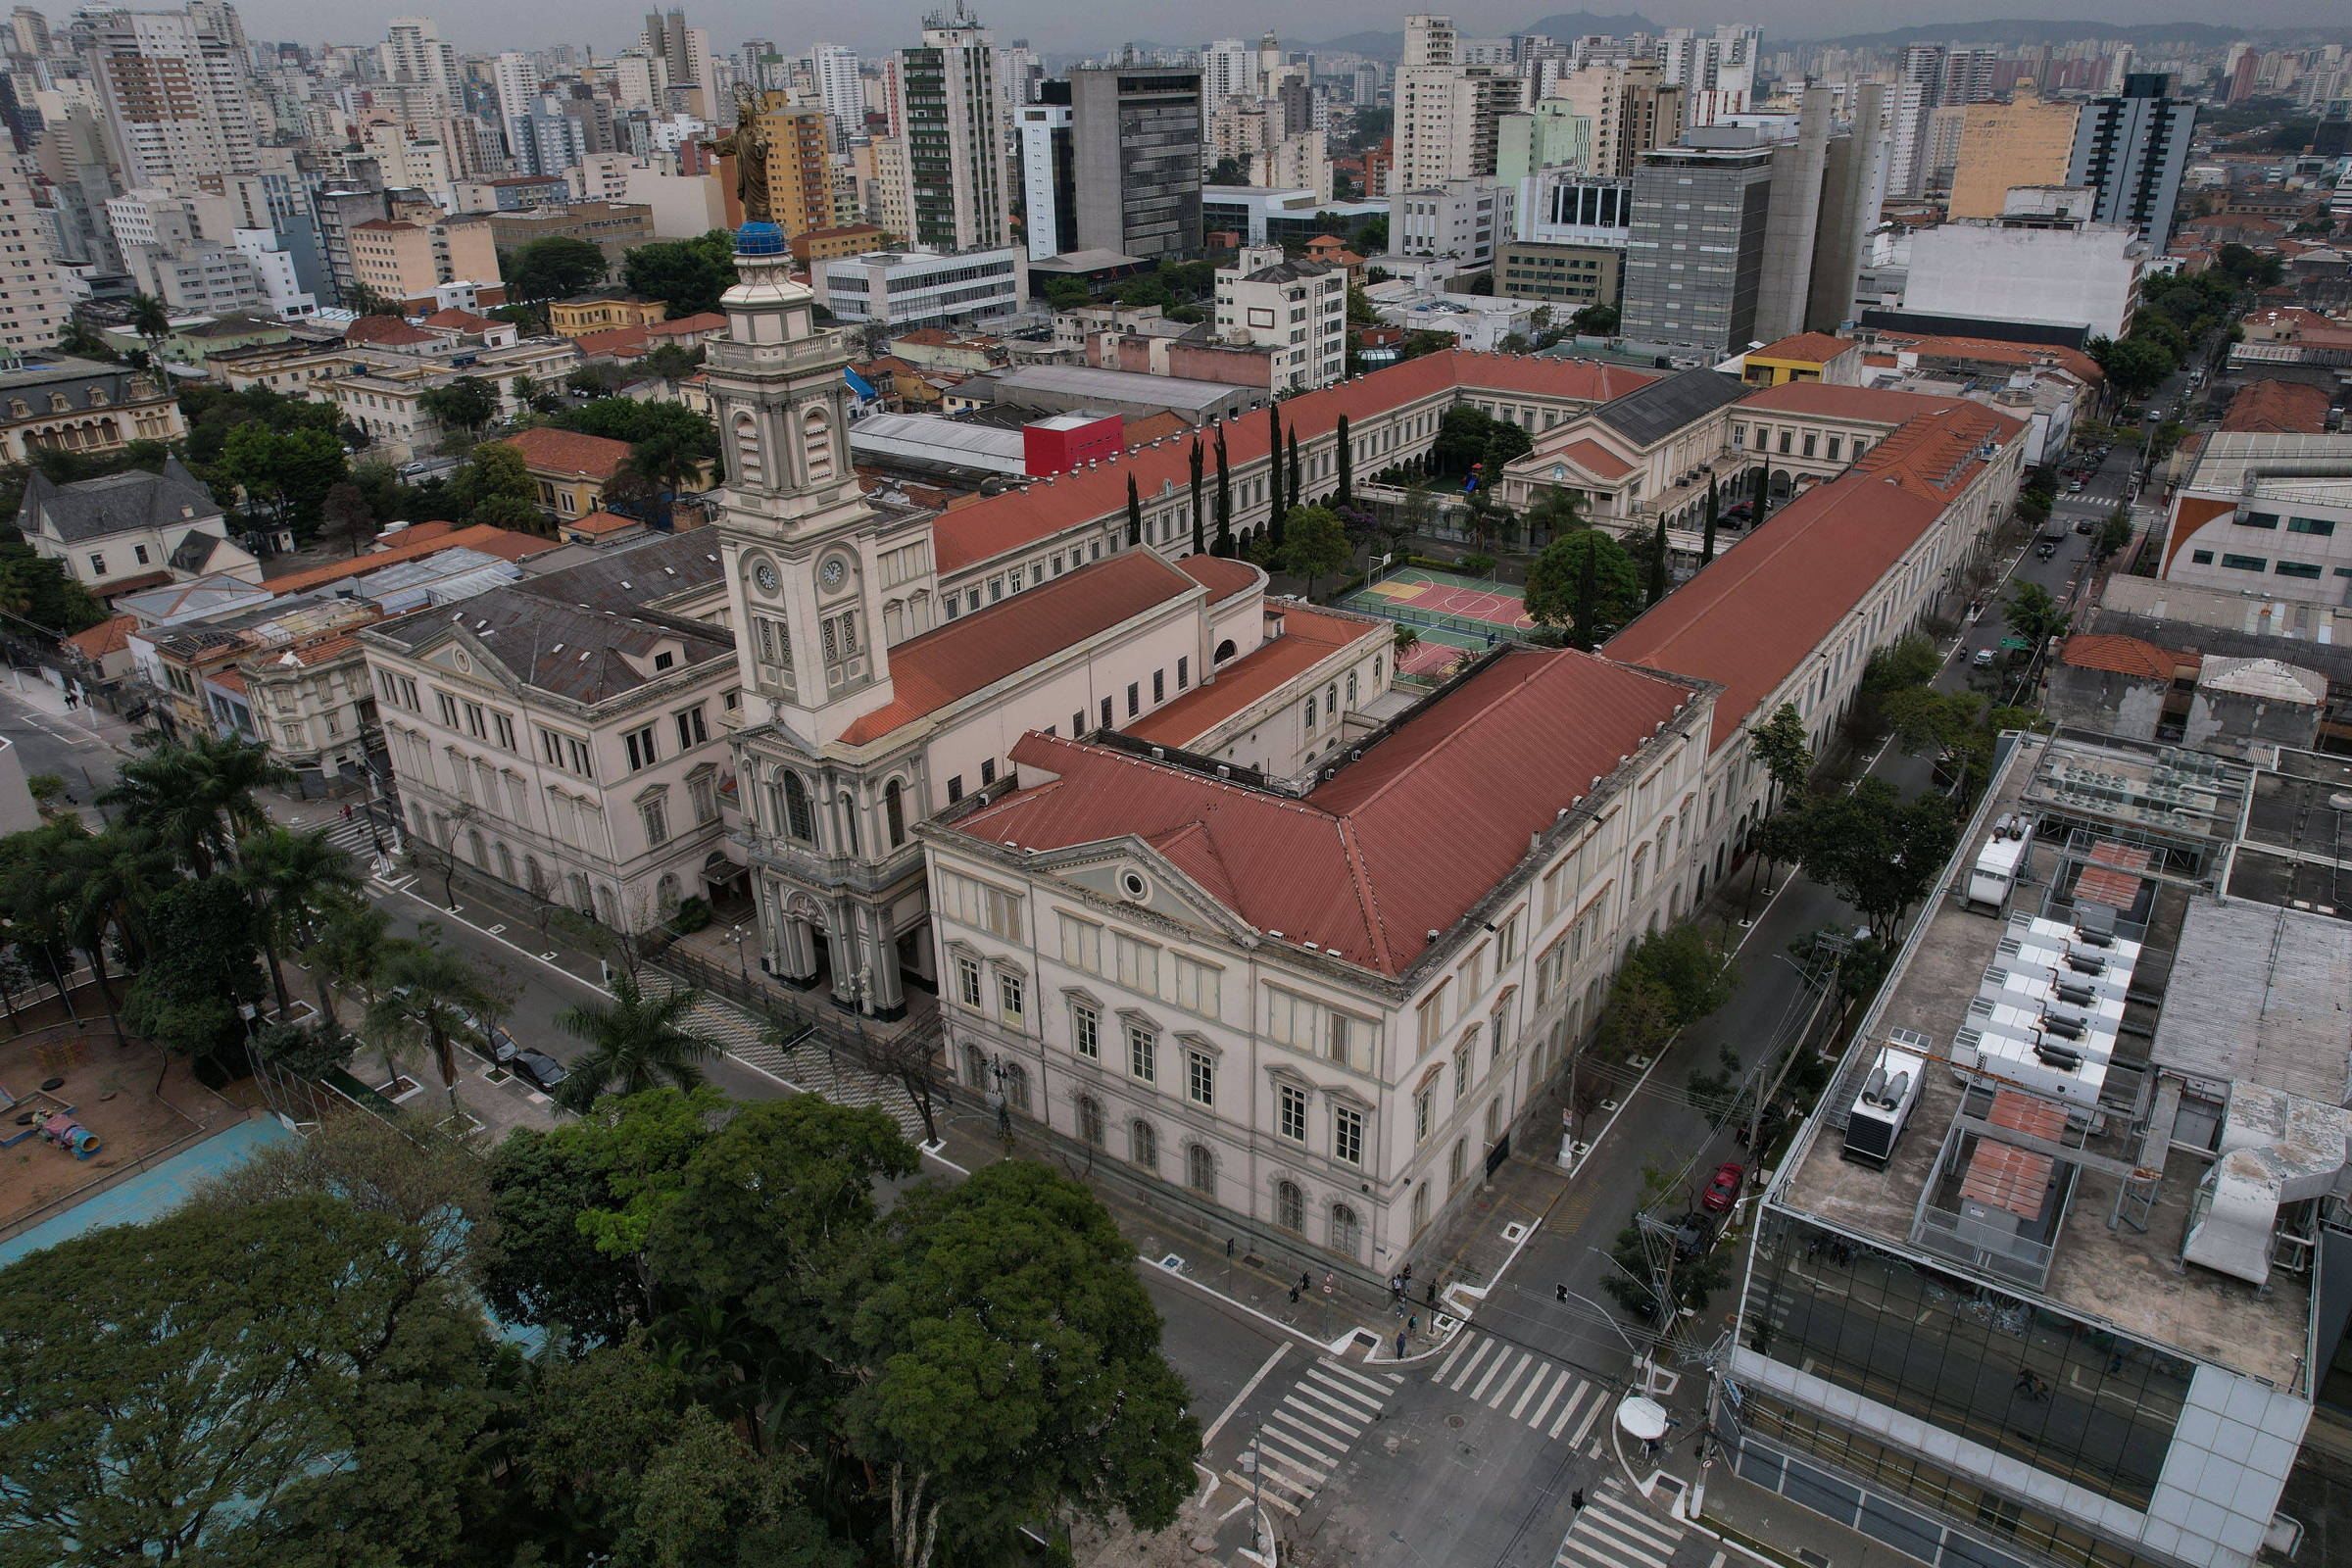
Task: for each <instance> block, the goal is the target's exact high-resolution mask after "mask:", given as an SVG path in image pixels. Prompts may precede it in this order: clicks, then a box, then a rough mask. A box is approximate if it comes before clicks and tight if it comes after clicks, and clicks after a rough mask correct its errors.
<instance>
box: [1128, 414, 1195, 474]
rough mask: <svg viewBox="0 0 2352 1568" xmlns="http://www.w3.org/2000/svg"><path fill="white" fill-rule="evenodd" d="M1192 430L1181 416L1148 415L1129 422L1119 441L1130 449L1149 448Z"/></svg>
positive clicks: (1188, 449)
mask: <svg viewBox="0 0 2352 1568" xmlns="http://www.w3.org/2000/svg"><path fill="white" fill-rule="evenodd" d="M1191 429H1192V426H1191V425H1190V424H1187V423H1186V422H1185V419H1184V416H1182V415H1181V414H1168V413H1164V412H1163V413H1159V414H1147V415H1144V416H1143V417H1140V418H1134V419H1129V420H1127V421H1126V423H1125V424H1124V425H1123V426H1122V427H1121V429H1120V431H1119V439H1120V441H1122V442H1123V443H1125V444H1126V445H1128V446H1130V447H1147V446H1150V445H1151V444H1152V442H1154V441H1158V440H1162V439H1164V438H1166V437H1168V436H1172V435H1183V434H1185V433H1186V432H1187V431H1189V430H1191ZM1186 450H1187V451H1188V452H1189V451H1190V450H1191V448H1190V447H1189V446H1188V447H1187V448H1186ZM1201 482H1202V483H1204V484H1205V483H1206V482H1207V481H1206V480H1205V479H1203V480H1202V481H1201Z"/></svg>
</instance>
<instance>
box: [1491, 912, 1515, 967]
mask: <svg viewBox="0 0 2352 1568" xmlns="http://www.w3.org/2000/svg"><path fill="white" fill-rule="evenodd" d="M1518 961H1519V916H1517V915H1516V914H1514V915H1512V916H1511V917H1510V918H1509V919H1508V920H1505V921H1503V922H1502V932H1501V934H1500V935H1498V936H1497V937H1495V974H1496V976H1497V977H1499V976H1501V975H1502V974H1504V973H1506V972H1507V971H1508V970H1509V969H1510V967H1511V965H1512V964H1514V963H1517V962H1518Z"/></svg>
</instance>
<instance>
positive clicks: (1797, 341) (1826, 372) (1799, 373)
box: [1740, 332, 1862, 386]
mask: <svg viewBox="0 0 2352 1568" xmlns="http://www.w3.org/2000/svg"><path fill="white" fill-rule="evenodd" d="M1861 370H1862V345H1861V344H1859V343H1855V342H1852V341H1850V340H1849V339H1846V338H1841V337H1832V336H1831V335H1830V334H1829V333H1827V332H1799V333H1797V334H1796V336H1794V337H1785V338H1782V339H1781V340H1780V341H1779V342H1777V343H1767V344H1765V345H1764V346H1763V347H1762V348H1760V349H1749V350H1748V351H1747V356H1746V360H1745V363H1744V366H1743V368H1741V370H1740V380H1742V381H1745V382H1746V383H1747V384H1748V385H1749V386H1786V385H1787V384H1788V383H1789V382H1790V381H1822V382H1826V383H1827V384H1829V385H1831V386H1858V385H1860V384H1861V380H1862V375H1861Z"/></svg>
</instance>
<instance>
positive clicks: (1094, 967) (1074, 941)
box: [1061, 914, 1103, 974]
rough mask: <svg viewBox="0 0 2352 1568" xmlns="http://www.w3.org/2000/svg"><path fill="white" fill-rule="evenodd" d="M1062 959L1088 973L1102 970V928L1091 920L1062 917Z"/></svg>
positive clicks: (1098, 972)
mask: <svg viewBox="0 0 2352 1568" xmlns="http://www.w3.org/2000/svg"><path fill="white" fill-rule="evenodd" d="M1061 961H1062V962H1064V963H1066V964H1068V965H1069V966H1070V967H1071V968H1073V969H1084V970H1085V971H1086V972H1087V973H1088V974H1101V973H1102V972H1103V928H1102V927H1101V926H1099V925H1096V924H1095V923H1094V922H1093V921H1091V920H1080V919H1076V918H1074V917H1073V916H1070V915H1067V914H1065V915H1063V916H1062V917H1061Z"/></svg>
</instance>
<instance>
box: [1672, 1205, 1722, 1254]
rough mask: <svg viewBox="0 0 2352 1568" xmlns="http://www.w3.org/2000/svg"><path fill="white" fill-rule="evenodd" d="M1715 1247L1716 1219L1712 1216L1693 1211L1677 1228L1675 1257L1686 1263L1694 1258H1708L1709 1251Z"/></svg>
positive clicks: (1684, 1217) (1686, 1215)
mask: <svg viewBox="0 0 2352 1568" xmlns="http://www.w3.org/2000/svg"><path fill="white" fill-rule="evenodd" d="M1714 1245H1715V1219H1714V1216H1713V1215H1711V1214H1704V1213H1701V1212H1699V1211H1698V1210H1697V1209H1692V1210H1691V1212H1690V1213H1688V1214H1685V1215H1684V1216H1683V1222H1682V1224H1680V1225H1679V1226H1677V1227H1676V1228H1675V1232H1674V1255H1675V1256H1676V1257H1678V1258H1680V1259H1682V1260H1683V1261H1684V1262H1686V1263H1688V1262H1689V1261H1691V1259H1692V1258H1694V1257H1704V1256H1706V1254H1707V1250H1708V1249H1710V1248H1712V1247H1713V1246H1714Z"/></svg>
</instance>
